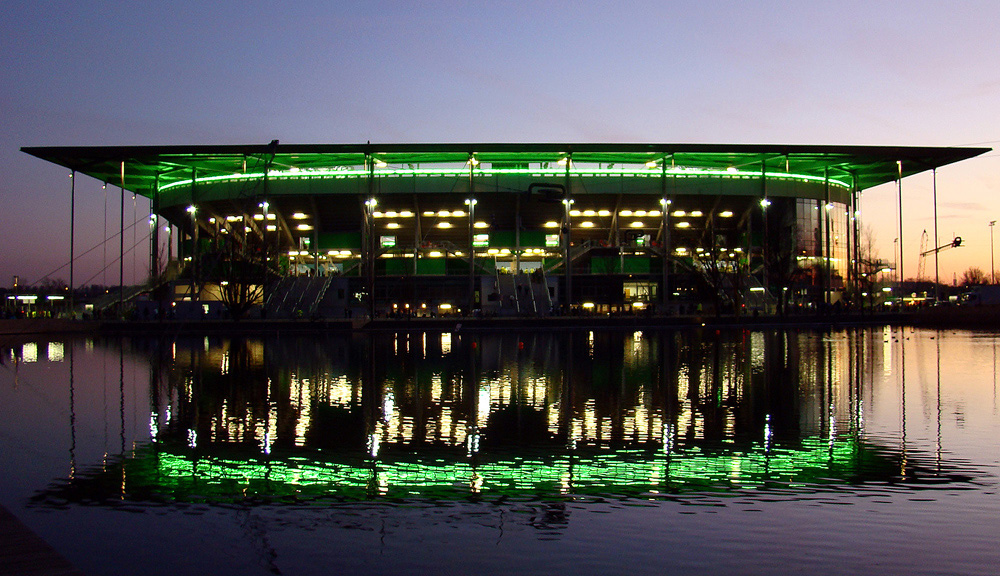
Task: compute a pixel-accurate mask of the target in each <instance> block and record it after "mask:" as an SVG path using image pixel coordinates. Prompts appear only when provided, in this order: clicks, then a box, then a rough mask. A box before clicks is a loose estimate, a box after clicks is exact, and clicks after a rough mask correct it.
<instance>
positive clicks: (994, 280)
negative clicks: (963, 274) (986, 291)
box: [990, 220, 997, 284]
mask: <svg viewBox="0 0 1000 576" xmlns="http://www.w3.org/2000/svg"><path fill="white" fill-rule="evenodd" d="M996 223H997V221H996V220H990V284H996V283H997V273H996V269H995V268H994V265H993V225H994V224H996Z"/></svg>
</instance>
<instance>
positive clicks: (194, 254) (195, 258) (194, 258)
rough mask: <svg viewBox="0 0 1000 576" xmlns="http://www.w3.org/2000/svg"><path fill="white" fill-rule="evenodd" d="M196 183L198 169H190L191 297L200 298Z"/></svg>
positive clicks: (193, 298)
mask: <svg viewBox="0 0 1000 576" xmlns="http://www.w3.org/2000/svg"><path fill="white" fill-rule="evenodd" d="M197 183H198V169H197V168H192V169H191V207H190V208H188V210H190V213H191V270H192V273H191V279H192V284H193V285H192V286H191V299H192V300H201V262H200V260H201V255H200V254H199V253H198V239H199V238H198V236H199V234H198V232H199V230H198V204H197V201H198V198H197V196H196V195H195V187H196V186H197Z"/></svg>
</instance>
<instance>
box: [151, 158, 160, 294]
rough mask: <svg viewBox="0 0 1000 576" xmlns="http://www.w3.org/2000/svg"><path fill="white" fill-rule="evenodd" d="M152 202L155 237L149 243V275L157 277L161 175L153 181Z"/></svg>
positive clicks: (158, 268) (158, 267) (158, 265)
mask: <svg viewBox="0 0 1000 576" xmlns="http://www.w3.org/2000/svg"><path fill="white" fill-rule="evenodd" d="M150 202H151V209H150V212H152V214H150V220H151V221H152V222H151V223H152V227H153V230H152V232H153V237H152V241H151V242H150V245H149V276H150V278H154V279H155V278H157V277H158V276H159V275H160V175H159V174H157V175H156V179H155V180H154V182H153V198H152V200H151V201H150Z"/></svg>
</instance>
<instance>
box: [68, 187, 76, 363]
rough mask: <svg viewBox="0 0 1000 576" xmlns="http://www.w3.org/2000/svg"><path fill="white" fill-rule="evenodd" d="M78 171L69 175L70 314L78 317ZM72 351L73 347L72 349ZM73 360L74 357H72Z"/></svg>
mask: <svg viewBox="0 0 1000 576" xmlns="http://www.w3.org/2000/svg"><path fill="white" fill-rule="evenodd" d="M75 247H76V170H73V172H71V173H70V175H69V312H70V316H71V317H74V318H75V317H76V303H75V298H74V297H73V295H74V279H73V270H74V268H75V267H76V252H75ZM70 350H71V351H72V347H70ZM70 358H72V356H71V357H70Z"/></svg>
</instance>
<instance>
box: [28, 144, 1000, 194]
mask: <svg viewBox="0 0 1000 576" xmlns="http://www.w3.org/2000/svg"><path fill="white" fill-rule="evenodd" d="M990 150H991V149H990V148H965V147H962V148H956V147H913V146H812V145H794V144H788V145H786V144H760V145H758V144H601V143H524V144H518V143H465V144H443V143H442V144H431V143H420V144H276V143H272V144H265V145H184V146H47V147H25V148H21V151H22V152H25V153H27V154H31V155H32V156H35V157H37V158H41V159H42V160H46V161H48V162H52V163H53V164H58V165H59V166H63V167H66V168H68V169H70V170H73V171H76V172H79V173H81V174H86V175H87V176H91V177H93V178H95V179H97V180H101V181H104V182H108V183H111V184H115V185H118V184H120V183H121V180H122V177H121V171H122V163H123V162H124V171H125V178H124V180H125V182H124V187H125V189H127V190H129V191H131V192H134V193H136V194H140V195H142V196H151V195H152V194H153V191H154V188H155V186H156V185H157V183H158V184H159V185H160V186H164V185H167V184H170V183H172V182H177V181H181V180H187V179H190V178H191V173H192V170H197V174H198V177H199V178H203V177H209V176H218V175H222V174H238V173H240V172H242V171H244V170H247V171H250V169H251V167H257V169H258V170H259V169H260V166H262V165H263V162H264V159H265V158H270V156H271V154H274V159H273V164H272V166H273V167H274V168H275V169H287V168H291V167H295V168H301V169H310V168H320V167H335V166H360V165H362V164H363V163H364V160H365V157H366V155H372V156H374V157H376V158H378V159H379V160H382V161H384V162H387V163H389V164H425V163H463V162H466V161H467V160H468V158H469V155H470V154H475V156H476V158H477V159H479V160H480V161H484V162H492V163H509V164H519V163H520V164H523V163H528V162H556V161H558V160H559V159H561V158H563V157H564V156H565V155H567V154H572V157H573V160H574V162H578V163H588V162H589V163H616V164H618V163H620V164H637V163H645V162H649V161H659V160H662V159H664V158H666V159H667V160H668V161H672V162H673V163H675V164H676V165H678V166H689V167H699V168H728V167H731V166H733V167H737V168H749V169H754V170H759V169H760V166H761V163H762V162H763V163H764V165H765V167H766V170H767V171H774V172H784V171H785V169H786V167H787V169H788V170H789V171H791V172H795V173H798V174H809V175H813V176H818V177H822V176H823V175H824V174H825V173H827V171H829V173H830V175H831V176H843V175H845V174H850V175H851V176H852V177H853V178H854V179H855V182H856V185H857V188H858V189H859V190H864V189H867V188H871V187H874V186H878V185H880V184H885V183H887V182H892V181H894V180H896V178H898V177H899V175H900V167H901V172H902V176H903V177H906V176H911V175H913V174H917V173H920V172H924V171H926V170H931V169H934V168H938V167H940V166H944V165H947V164H952V163H955V162H960V161H962V160H966V159H969V158H973V157H975V156H979V155H980V154H984V153H986V152H989V151H990ZM897 162H899V163H901V164H897Z"/></svg>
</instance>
